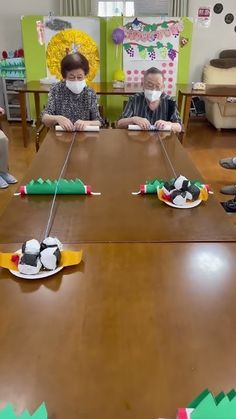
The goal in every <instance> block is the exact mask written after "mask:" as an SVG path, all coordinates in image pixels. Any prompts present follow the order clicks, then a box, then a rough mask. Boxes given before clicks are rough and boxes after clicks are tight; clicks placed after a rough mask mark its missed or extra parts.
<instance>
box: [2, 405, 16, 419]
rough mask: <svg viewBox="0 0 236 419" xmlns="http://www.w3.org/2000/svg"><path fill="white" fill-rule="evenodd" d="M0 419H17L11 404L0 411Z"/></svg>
mask: <svg viewBox="0 0 236 419" xmlns="http://www.w3.org/2000/svg"><path fill="white" fill-rule="evenodd" d="M0 419H16V416H15V413H14V410H13V407H12V405H11V404H7V405H6V406H5V407H4V408H3V409H2V410H1V411H0Z"/></svg>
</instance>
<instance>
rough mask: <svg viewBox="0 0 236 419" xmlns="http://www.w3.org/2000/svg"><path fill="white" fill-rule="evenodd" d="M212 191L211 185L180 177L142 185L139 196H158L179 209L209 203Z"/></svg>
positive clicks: (154, 180)
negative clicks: (204, 202) (202, 202)
mask: <svg viewBox="0 0 236 419" xmlns="http://www.w3.org/2000/svg"><path fill="white" fill-rule="evenodd" d="M208 193H212V192H211V191H210V187H209V185H205V184H203V183H201V182H200V181H198V180H195V181H190V180H189V179H187V178H186V177H185V176H182V175H180V176H178V177H176V178H172V179H170V180H169V181H165V180H163V179H153V180H151V181H147V182H146V183H145V184H143V185H140V190H139V192H133V195H138V194H157V196H158V198H159V199H160V200H161V201H163V202H165V203H167V204H168V203H172V204H173V206H174V205H176V206H177V207H181V206H183V207H184V206H185V205H186V204H187V203H188V202H190V203H193V202H199V203H200V202H201V201H207V199H208Z"/></svg>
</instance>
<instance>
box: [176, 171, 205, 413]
mask: <svg viewBox="0 0 236 419" xmlns="http://www.w3.org/2000/svg"><path fill="white" fill-rule="evenodd" d="M173 180H174V179H172V182H173ZM209 393H210V391H209V390H208V389H206V390H204V391H203V392H202V393H201V394H199V396H197V397H196V398H195V399H194V400H192V401H191V403H189V405H188V406H187V407H188V408H190V409H191V408H192V409H196V407H197V406H198V405H199V403H201V401H202V400H203V399H204V398H205V397H206V396H207V395H208V394H209Z"/></svg>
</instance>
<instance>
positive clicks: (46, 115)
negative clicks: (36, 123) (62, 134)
mask: <svg viewBox="0 0 236 419" xmlns="http://www.w3.org/2000/svg"><path fill="white" fill-rule="evenodd" d="M56 92H57V85H55V86H54V87H52V89H51V90H50V92H49V95H48V103H47V105H46V107H45V109H44V110H43V112H42V113H41V119H42V122H43V123H44V125H45V126H46V127H49V128H50V127H52V126H54V125H56V124H59V125H60V126H61V127H62V128H63V129H64V130H66V131H73V129H74V124H73V123H72V122H71V121H70V120H69V119H68V118H66V117H65V116H62V115H57V108H58V107H57V106H56V103H57V101H58V99H57V95H56Z"/></svg>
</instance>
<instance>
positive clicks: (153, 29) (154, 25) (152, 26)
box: [151, 23, 157, 31]
mask: <svg viewBox="0 0 236 419" xmlns="http://www.w3.org/2000/svg"><path fill="white" fill-rule="evenodd" d="M156 29H157V25H156V23H153V25H151V30H152V31H155V30H156Z"/></svg>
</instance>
